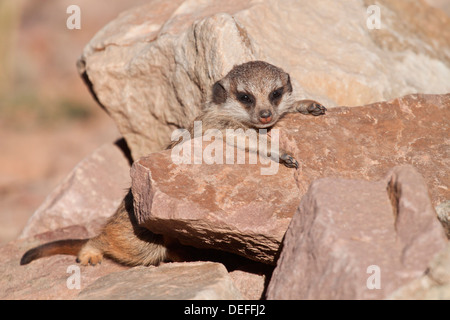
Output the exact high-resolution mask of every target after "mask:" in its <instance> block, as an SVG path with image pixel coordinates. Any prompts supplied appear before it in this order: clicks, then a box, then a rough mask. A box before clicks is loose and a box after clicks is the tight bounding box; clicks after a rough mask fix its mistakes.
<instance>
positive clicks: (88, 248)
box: [20, 61, 326, 266]
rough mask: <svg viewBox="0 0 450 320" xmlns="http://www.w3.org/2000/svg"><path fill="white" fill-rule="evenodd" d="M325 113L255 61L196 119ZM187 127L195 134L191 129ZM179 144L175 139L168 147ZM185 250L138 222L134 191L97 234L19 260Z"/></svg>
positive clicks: (149, 259)
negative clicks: (296, 94)
mask: <svg viewBox="0 0 450 320" xmlns="http://www.w3.org/2000/svg"><path fill="white" fill-rule="evenodd" d="M325 111H326V108H325V107H324V106H322V105H321V104H319V103H317V102H315V101H313V100H300V101H295V100H294V98H293V96H292V85H291V81H290V77H289V74H287V73H286V72H284V71H283V70H282V69H280V68H278V67H276V66H273V65H271V64H269V63H266V62H263V61H252V62H247V63H244V64H241V65H238V66H235V67H234V68H233V69H232V70H231V71H230V72H229V73H228V74H227V75H226V76H225V77H224V78H223V79H221V80H219V81H217V82H216V83H215V84H214V85H213V87H212V92H211V95H210V99H209V101H207V102H206V104H205V107H204V110H203V112H202V114H201V115H200V116H199V117H197V119H196V120H195V121H202V130H203V132H205V131H206V130H208V129H217V130H221V131H223V130H226V129H244V130H245V129H249V128H253V129H270V128H271V127H272V126H273V125H274V124H275V123H277V121H278V120H279V119H280V118H281V117H282V116H283V115H285V114H286V113H289V112H300V113H303V114H311V115H314V116H318V115H322V114H324V113H325ZM189 131H190V132H191V133H193V128H190V129H189ZM192 136H193V135H192V134H191V137H192ZM179 142H180V141H174V142H173V143H172V144H171V145H170V146H169V147H168V148H172V147H174V146H175V145H177V144H178V143H179ZM247 149H248V150H249V151H258V150H257V147H251V146H247ZM270 157H272V158H274V159H275V160H278V161H280V163H283V164H284V165H285V166H287V167H293V168H297V167H298V163H297V161H296V160H295V159H294V158H293V157H292V156H291V155H289V153H287V152H286V151H283V150H280V152H279V154H277V155H270ZM180 248H181V249H180ZM183 250H184V249H183V247H180V245H179V243H178V241H177V240H175V239H172V238H169V237H167V236H163V235H157V234H154V233H152V232H151V231H150V230H148V229H146V228H144V227H141V226H139V225H138V223H137V221H136V219H135V217H134V208H133V195H132V193H131V189H130V190H129V191H128V193H127V195H126V196H125V198H124V200H123V201H122V203H121V205H120V206H119V208H118V209H117V211H116V212H115V214H114V215H113V216H112V217H111V218H110V219H109V220H108V221H107V222H106V224H105V226H104V227H103V228H102V230H101V232H100V234H99V235H97V236H95V237H93V238H91V239H79V240H75V239H69V240H59V241H54V242H51V243H47V244H43V245H41V246H38V247H36V248H33V249H31V250H28V251H27V252H26V253H25V254H24V255H23V257H22V259H21V261H20V264H21V265H25V264H28V263H30V262H31V261H33V260H36V259H39V258H42V257H47V256H51V255H55V254H69V255H76V256H77V262H79V263H81V264H82V265H89V264H90V265H96V264H98V263H100V262H101V261H102V259H103V257H109V258H111V259H113V260H115V261H117V262H119V263H122V264H125V265H129V266H136V265H144V266H148V265H158V264H159V263H160V262H163V261H181V260H187V259H188V257H187V254H183Z"/></svg>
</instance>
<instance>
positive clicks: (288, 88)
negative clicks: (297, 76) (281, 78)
mask: <svg viewBox="0 0 450 320" xmlns="http://www.w3.org/2000/svg"><path fill="white" fill-rule="evenodd" d="M286 76H287V81H286V92H292V84H291V76H290V75H289V73H286Z"/></svg>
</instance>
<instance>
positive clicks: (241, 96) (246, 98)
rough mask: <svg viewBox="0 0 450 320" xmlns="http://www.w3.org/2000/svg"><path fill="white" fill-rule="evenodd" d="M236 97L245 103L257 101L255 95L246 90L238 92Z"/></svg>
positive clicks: (249, 103) (248, 104) (249, 104)
mask: <svg viewBox="0 0 450 320" xmlns="http://www.w3.org/2000/svg"><path fill="white" fill-rule="evenodd" d="M236 98H237V99H238V100H239V101H240V102H241V103H243V104H245V105H247V106H251V105H252V104H253V103H254V102H255V98H254V97H253V95H251V94H249V93H245V92H238V93H237V94H236Z"/></svg>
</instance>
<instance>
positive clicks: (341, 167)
mask: <svg viewBox="0 0 450 320" xmlns="http://www.w3.org/2000/svg"><path fill="white" fill-rule="evenodd" d="M448 119H450V94H445V95H421V94H420V95H409V96H405V97H401V98H398V99H394V100H391V101H385V102H379V103H375V104H371V105H367V106H360V107H353V108H345V107H340V108H334V109H331V110H329V111H328V112H327V115H325V116H323V117H302V116H299V115H288V116H287V117H285V119H284V120H282V121H281V122H280V123H279V124H277V128H279V129H280V147H281V148H284V149H285V150H289V151H290V152H291V154H293V155H294V157H295V158H296V159H297V161H298V162H299V164H300V170H297V174H298V177H297V182H298V184H297V185H298V187H299V189H300V193H301V194H304V193H305V192H306V191H307V189H308V187H309V185H310V184H311V182H312V181H314V180H315V179H317V178H321V177H341V178H348V179H366V180H377V179H381V178H382V177H383V176H384V175H385V173H386V172H387V171H388V170H389V169H390V168H392V167H394V166H396V165H401V164H411V165H413V166H414V167H416V168H417V170H418V171H419V172H420V174H421V175H422V176H423V177H424V179H425V181H426V184H427V186H428V189H429V191H430V196H431V200H432V203H433V206H437V205H438V204H439V203H441V202H443V201H446V200H448V199H450V189H449V186H450V175H449V174H448V168H449V167H450V153H449V152H450V148H449V142H448V137H449V136H450V127H449V124H448Z"/></svg>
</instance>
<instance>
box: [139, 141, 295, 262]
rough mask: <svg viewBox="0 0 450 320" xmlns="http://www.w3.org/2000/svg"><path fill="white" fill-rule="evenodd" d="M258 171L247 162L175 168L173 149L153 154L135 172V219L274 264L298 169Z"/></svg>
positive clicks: (206, 245)
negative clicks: (267, 172)
mask: <svg viewBox="0 0 450 320" xmlns="http://www.w3.org/2000/svg"><path fill="white" fill-rule="evenodd" d="M188 143H189V142H188ZM260 170H261V166H260V165H252V164H248V163H247V164H214V165H208V164H205V163H203V164H175V163H173V161H172V159H171V151H170V150H169V151H165V152H159V153H153V154H151V155H149V156H148V157H145V158H142V159H140V160H138V161H136V162H135V163H134V164H133V167H132V170H131V176H132V181H133V182H132V191H133V196H134V202H135V215H136V217H137V220H138V222H139V223H140V224H142V225H144V226H145V227H147V228H148V229H150V230H151V231H153V232H155V233H160V234H166V235H170V236H173V237H175V238H177V239H179V240H180V242H181V243H183V244H185V245H192V246H194V247H198V248H213V249H220V250H224V251H228V252H232V253H237V254H240V255H242V256H245V257H247V258H250V259H252V260H256V261H260V262H264V263H269V264H274V263H275V255H276V253H277V252H278V248H279V246H280V244H281V241H282V238H283V235H284V233H285V231H286V228H287V226H288V224H289V221H290V219H291V216H292V214H293V213H294V212H295V208H296V207H297V206H298V203H299V199H300V197H299V196H300V195H299V193H298V189H297V187H296V185H295V180H294V178H293V175H294V170H292V169H288V168H286V167H284V166H281V165H280V166H279V167H278V172H277V173H276V174H274V175H261V171H260Z"/></svg>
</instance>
